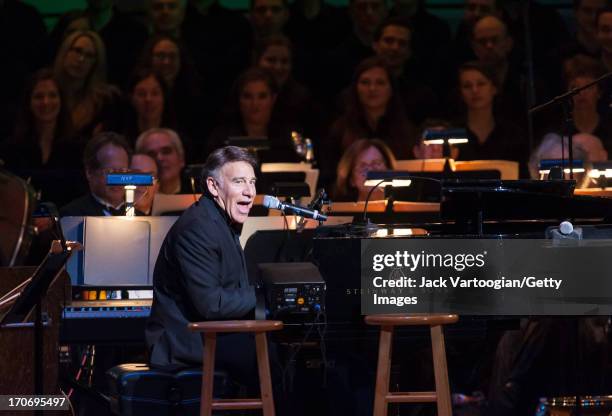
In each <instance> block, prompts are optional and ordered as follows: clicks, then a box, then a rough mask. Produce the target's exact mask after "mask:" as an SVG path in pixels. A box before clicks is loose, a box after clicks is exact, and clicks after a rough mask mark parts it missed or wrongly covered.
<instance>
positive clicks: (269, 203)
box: [262, 195, 280, 209]
mask: <svg viewBox="0 0 612 416" xmlns="http://www.w3.org/2000/svg"><path fill="white" fill-rule="evenodd" d="M262 205H263V206H264V207H266V208H272V209H278V207H279V205H280V201H279V200H278V198H275V197H273V196H271V195H264V197H263V204H262Z"/></svg>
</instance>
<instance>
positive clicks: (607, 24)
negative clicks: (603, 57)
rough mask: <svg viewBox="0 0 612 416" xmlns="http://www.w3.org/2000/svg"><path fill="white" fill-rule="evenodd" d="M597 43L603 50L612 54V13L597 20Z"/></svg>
mask: <svg viewBox="0 0 612 416" xmlns="http://www.w3.org/2000/svg"><path fill="white" fill-rule="evenodd" d="M597 42H598V43H599V45H601V49H602V50H603V51H604V52H605V53H607V54H612V12H605V13H602V14H600V15H599V19H597Z"/></svg>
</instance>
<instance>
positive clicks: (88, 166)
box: [60, 132, 132, 217]
mask: <svg viewBox="0 0 612 416" xmlns="http://www.w3.org/2000/svg"><path fill="white" fill-rule="evenodd" d="M131 153H132V150H131V149H130V147H129V145H128V142H127V140H126V139H125V138H124V137H123V136H121V135H119V134H117V133H113V132H103V133H99V134H97V135H96V136H95V137H94V138H92V139H91V140H90V141H89V142H88V143H87V146H86V147H85V152H84V153H83V166H84V167H85V176H86V177H87V183H88V184H89V193H87V194H86V195H84V196H82V197H80V198H78V199H75V200H74V201H72V202H70V203H68V204H67V205H65V206H64V207H62V208H61V209H60V215H61V216H62V217H67V216H110V215H125V207H124V202H125V189H123V186H107V185H106V175H107V174H108V173H110V172H113V171H122V170H126V169H127V168H128V167H129V164H130V155H131Z"/></svg>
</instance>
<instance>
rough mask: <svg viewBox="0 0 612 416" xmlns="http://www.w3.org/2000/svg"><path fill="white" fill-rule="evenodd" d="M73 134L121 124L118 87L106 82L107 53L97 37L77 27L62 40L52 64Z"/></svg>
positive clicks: (92, 132)
mask: <svg viewBox="0 0 612 416" xmlns="http://www.w3.org/2000/svg"><path fill="white" fill-rule="evenodd" d="M53 71H54V73H55V77H56V78H57V80H58V82H59V85H60V87H61V89H62V94H63V97H64V100H65V103H66V107H67V109H68V112H69V114H70V117H71V122H72V126H73V128H74V130H75V133H76V135H78V136H82V137H90V136H92V135H93V134H95V133H97V132H100V131H103V130H116V129H118V128H120V126H121V123H122V120H121V113H120V105H119V101H120V93H119V90H118V89H117V88H116V87H114V86H111V85H109V84H107V83H106V53H105V49H104V44H103V43H102V40H101V39H100V37H99V36H98V35H97V34H96V33H95V32H92V31H88V30H86V31H82V30H77V31H75V32H73V33H71V34H70V35H68V36H67V37H66V38H65V39H64V41H63V42H62V44H61V46H60V48H59V50H58V52H57V55H56V57H55V63H54V66H53Z"/></svg>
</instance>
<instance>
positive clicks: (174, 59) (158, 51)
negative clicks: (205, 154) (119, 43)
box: [138, 35, 216, 161]
mask: <svg viewBox="0 0 612 416" xmlns="http://www.w3.org/2000/svg"><path fill="white" fill-rule="evenodd" d="M138 66H140V67H144V68H152V69H153V70H155V71H156V72H157V73H159V75H161V77H162V78H163V79H164V81H165V83H166V85H167V87H168V100H167V102H168V103H169V108H170V109H171V110H172V111H173V113H174V114H175V116H176V123H177V125H178V126H180V127H181V130H183V131H185V132H186V133H187V134H188V135H189V136H190V137H202V138H203V137H206V136H207V134H208V132H209V131H210V130H209V129H210V125H211V122H212V120H213V119H214V115H213V111H215V109H216V108H215V107H213V106H212V104H213V103H212V102H210V101H205V100H204V98H205V97H204V96H203V90H202V79H201V77H200V74H199V73H198V72H197V70H196V68H195V65H194V64H193V60H192V59H191V56H190V55H189V54H188V53H187V51H186V50H185V48H184V47H183V46H182V45H181V44H180V42H178V41H177V40H176V39H174V38H173V37H171V36H168V35H155V36H153V37H151V38H150V39H149V40H148V41H147V43H146V44H145V46H144V48H143V51H142V55H141V58H140V64H139V65H138ZM208 98H210V97H208ZM202 146H203V143H200V147H202ZM202 161H203V159H202Z"/></svg>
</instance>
